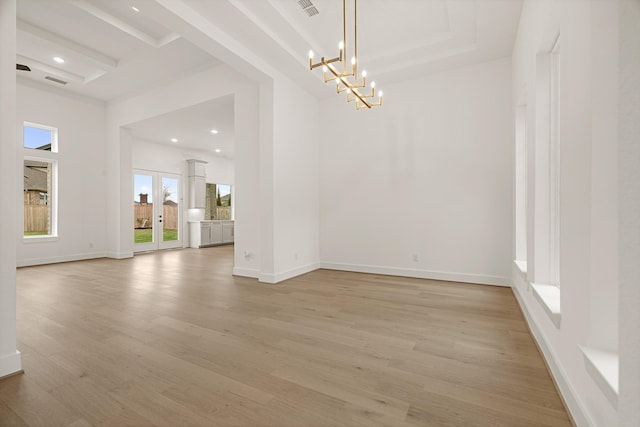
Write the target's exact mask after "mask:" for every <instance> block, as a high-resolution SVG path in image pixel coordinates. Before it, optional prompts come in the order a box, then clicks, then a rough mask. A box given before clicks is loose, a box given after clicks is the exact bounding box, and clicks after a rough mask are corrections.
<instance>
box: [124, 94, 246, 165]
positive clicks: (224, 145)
mask: <svg viewBox="0 0 640 427" xmlns="http://www.w3.org/2000/svg"><path fill="white" fill-rule="evenodd" d="M233 111H234V97H233V95H228V96H224V97H222V98H217V99H213V100H211V101H207V102H204V103H202V104H197V105H193V106H191V107H188V108H183V109H180V110H176V111H173V112H170V113H167V114H162V115H160V116H156V117H152V118H150V119H147V120H143V121H140V122H137V123H134V124H132V125H128V126H127V128H128V129H131V131H132V134H133V136H134V137H135V138H138V139H142V140H145V141H151V142H158V143H162V144H168V145H179V146H184V147H189V148H195V149H199V150H204V151H209V152H213V153H215V154H216V155H218V156H221V157H226V158H229V159H232V158H233V157H234V143H233V141H234V114H233ZM212 129H215V130H217V131H218V133H217V134H212V133H211V130H212ZM172 138H175V139H177V140H178V141H177V142H171V139H172ZM215 150H220V151H219V152H216V151H215Z"/></svg>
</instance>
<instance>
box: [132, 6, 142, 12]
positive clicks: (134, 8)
mask: <svg viewBox="0 0 640 427" xmlns="http://www.w3.org/2000/svg"><path fill="white" fill-rule="evenodd" d="M131 9H132V10H133V11H134V12H140V9H138V8H137V7H135V6H131Z"/></svg>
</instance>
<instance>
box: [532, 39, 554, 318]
mask: <svg viewBox="0 0 640 427" xmlns="http://www.w3.org/2000/svg"><path fill="white" fill-rule="evenodd" d="M545 50H546V52H543V53H541V54H539V55H538V56H537V58H536V123H535V126H536V127H535V135H536V138H535V159H534V160H535V168H534V171H533V172H534V178H533V180H534V200H535V212H534V215H533V218H532V221H533V230H534V237H535V238H534V242H535V244H534V247H533V249H534V254H533V257H532V258H533V260H532V262H533V268H529V270H533V271H528V276H529V278H530V280H531V281H532V283H531V285H532V289H533V292H534V295H535V296H536V297H537V299H538V300H539V301H540V302H541V304H542V306H543V307H544V309H545V311H546V312H547V314H548V315H549V317H550V319H551V320H552V322H553V323H554V324H555V326H556V327H558V328H559V327H560V320H561V306H560V261H561V260H560V209H561V206H560V184H561V183H560V167H561V165H560V145H561V141H560V95H561V91H560V37H559V36H558V37H556V38H555V39H554V42H553V44H552V47H551V48H550V49H548V50H547V49H545ZM530 258H531V256H530ZM530 267H531V266H530Z"/></svg>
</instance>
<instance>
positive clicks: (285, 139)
mask: <svg viewBox="0 0 640 427" xmlns="http://www.w3.org/2000/svg"><path fill="white" fill-rule="evenodd" d="M261 98H263V99H262V102H263V103H264V104H265V105H263V106H262V111H263V116H264V119H265V120H269V119H272V122H271V123H272V127H268V129H267V133H268V134H269V135H264V138H263V142H264V143H265V147H263V148H265V149H264V150H263V154H264V155H261V162H262V163H261V167H262V169H263V170H262V175H261V177H262V179H263V197H264V196H266V197H270V198H271V200H268V201H265V202H266V203H265V204H266V205H270V209H271V210H272V212H271V213H272V215H271V216H270V218H272V221H273V222H272V223H273V240H272V241H273V246H272V248H273V249H272V256H273V258H272V262H273V264H272V265H267V264H265V263H263V269H262V271H261V274H260V281H263V282H267V283H277V282H280V281H282V280H285V279H288V278H290V277H294V276H297V275H300V274H303V273H306V272H309V271H313V270H315V269H317V268H318V267H319V263H318V260H319V225H318V224H319V199H318V197H319V189H318V141H319V135H318V114H319V103H318V100H317V99H316V98H314V97H313V96H312V95H310V94H308V93H307V92H305V91H304V90H302V89H301V88H300V87H299V86H298V85H297V84H295V83H294V82H292V81H291V80H289V79H288V78H287V77H285V76H277V77H276V78H275V79H274V80H273V83H272V85H269V87H264V88H263V90H262V91H261ZM269 104H270V105H269ZM270 107H271V111H269V110H270ZM269 145H270V147H269ZM270 195H271V196H270ZM263 229H264V227H263ZM263 243H268V239H265V242H263ZM268 250H269V248H266V247H265V248H264V250H263V252H264V251H267V252H268ZM265 256H269V255H267V254H265Z"/></svg>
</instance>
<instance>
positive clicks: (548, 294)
mask: <svg viewBox="0 0 640 427" xmlns="http://www.w3.org/2000/svg"><path fill="white" fill-rule="evenodd" d="M531 288H532V289H533V294H534V295H535V297H536V299H537V300H538V301H539V302H540V304H541V305H542V307H543V308H544V311H546V312H547V314H548V315H549V318H550V319H551V322H553V324H554V325H555V327H556V328H558V329H559V328H560V320H561V318H562V316H561V314H560V288H559V287H557V286H554V285H543V284H539V283H532V284H531Z"/></svg>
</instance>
